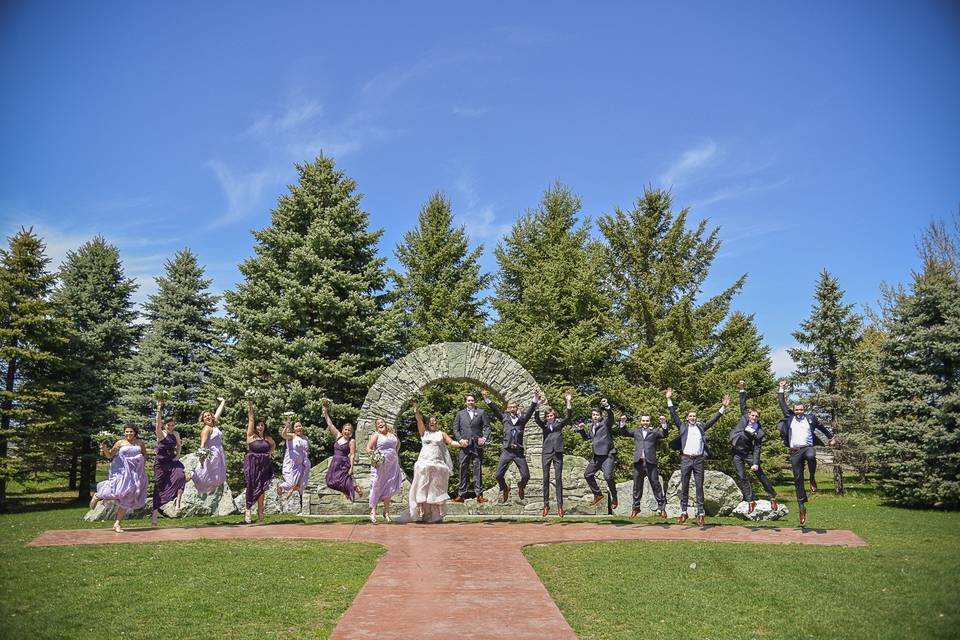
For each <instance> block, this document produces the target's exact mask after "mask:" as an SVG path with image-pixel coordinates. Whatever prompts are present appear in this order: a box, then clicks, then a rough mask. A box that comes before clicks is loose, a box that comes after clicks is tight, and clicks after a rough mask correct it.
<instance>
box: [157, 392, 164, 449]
mask: <svg viewBox="0 0 960 640" xmlns="http://www.w3.org/2000/svg"><path fill="white" fill-rule="evenodd" d="M162 413H163V400H157V443H159V442H160V440H161V439H162V438H163V417H162V415H161V414H162Z"/></svg>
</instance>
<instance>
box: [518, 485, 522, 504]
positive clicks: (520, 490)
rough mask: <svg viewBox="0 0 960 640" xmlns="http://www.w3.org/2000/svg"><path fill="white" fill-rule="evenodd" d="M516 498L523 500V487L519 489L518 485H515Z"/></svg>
mask: <svg viewBox="0 0 960 640" xmlns="http://www.w3.org/2000/svg"><path fill="white" fill-rule="evenodd" d="M517 496H519V498H520V499H521V500H523V487H521V486H520V485H517Z"/></svg>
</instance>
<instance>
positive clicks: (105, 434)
mask: <svg viewBox="0 0 960 640" xmlns="http://www.w3.org/2000/svg"><path fill="white" fill-rule="evenodd" d="M96 439H97V441H98V442H99V443H100V446H101V447H106V448H107V449H109V448H110V447H112V446H113V443H114V442H116V441H117V440H119V439H120V437H119V436H118V435H117V434H115V433H113V432H112V431H108V430H103V431H100V432H98V433H97V435H96Z"/></svg>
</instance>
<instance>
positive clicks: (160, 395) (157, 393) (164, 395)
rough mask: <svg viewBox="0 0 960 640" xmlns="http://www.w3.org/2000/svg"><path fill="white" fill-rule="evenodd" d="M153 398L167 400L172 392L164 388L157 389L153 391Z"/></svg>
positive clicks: (161, 400) (160, 400)
mask: <svg viewBox="0 0 960 640" xmlns="http://www.w3.org/2000/svg"><path fill="white" fill-rule="evenodd" d="M153 399H154V400H156V401H157V402H166V401H167V400H169V399H170V394H169V393H167V392H166V391H164V390H163V389H157V390H156V391H154V392H153Z"/></svg>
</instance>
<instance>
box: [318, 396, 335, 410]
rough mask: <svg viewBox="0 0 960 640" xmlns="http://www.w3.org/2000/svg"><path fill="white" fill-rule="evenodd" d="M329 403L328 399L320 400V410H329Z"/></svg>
mask: <svg viewBox="0 0 960 640" xmlns="http://www.w3.org/2000/svg"><path fill="white" fill-rule="evenodd" d="M331 402H332V401H331V400H330V398H320V408H322V409H329V408H330V404H331Z"/></svg>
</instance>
